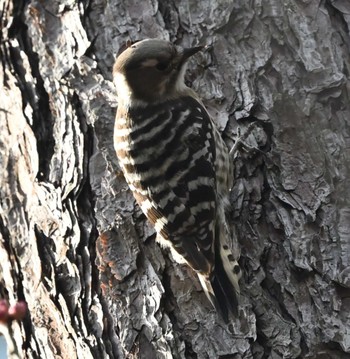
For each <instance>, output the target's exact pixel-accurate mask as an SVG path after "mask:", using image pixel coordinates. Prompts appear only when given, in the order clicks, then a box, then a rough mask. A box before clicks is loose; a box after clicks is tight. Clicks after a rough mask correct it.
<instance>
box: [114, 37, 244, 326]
mask: <svg viewBox="0 0 350 359" xmlns="http://www.w3.org/2000/svg"><path fill="white" fill-rule="evenodd" d="M203 48H204V47H203V46H197V47H191V48H182V47H180V46H176V45H174V44H172V43H171V42H168V41H165V40H160V39H146V40H143V41H139V42H137V43H135V44H133V45H131V46H129V47H128V48H127V49H126V50H124V52H122V53H121V54H120V55H119V56H118V57H117V59H116V62H115V64H114V67H113V80H114V83H115V86H116V90H117V97H118V110H117V115H116V121H115V127H114V147H115V150H116V153H117V157H118V159H119V164H120V166H121V168H122V171H123V173H124V176H125V179H126V181H127V183H128V185H129V188H130V189H131V191H132V192H133V195H134V197H135V199H136V201H137V203H138V204H139V206H140V208H141V210H142V211H143V213H144V214H145V215H146V217H147V218H148V220H149V221H150V222H151V224H152V225H153V226H154V228H155V230H156V232H157V234H158V235H157V240H158V241H159V242H160V243H161V244H162V245H163V246H167V247H169V248H170V249H171V251H172V253H173V256H174V258H175V260H177V261H178V262H180V263H184V262H185V263H187V264H188V265H189V266H190V267H191V268H192V269H193V270H194V271H195V272H196V273H197V274H198V277H199V280H200V283H201V285H202V287H203V289H204V292H205V294H206V295H207V297H208V299H209V300H210V302H211V303H212V305H213V306H214V308H216V310H217V311H218V312H219V313H220V314H221V316H222V318H223V319H224V320H225V321H226V322H228V320H229V318H230V317H231V316H236V315H237V313H238V309H237V308H238V296H239V292H240V290H239V284H238V281H239V278H240V275H241V271H240V267H239V265H238V263H237V260H238V258H237V257H238V256H237V255H236V256H234V255H233V254H232V252H231V250H230V247H229V243H230V236H231V234H230V228H229V226H228V223H227V220H226V214H225V210H226V209H227V206H228V196H229V191H230V189H231V187H232V181H233V169H232V164H231V161H230V158H229V153H228V149H227V147H226V145H225V143H224V141H223V140H222V138H221V135H220V133H219V131H218V129H217V128H216V125H215V123H214V122H213V120H212V119H211V117H210V116H209V114H208V112H207V110H206V109H205V107H204V106H203V104H202V101H201V100H200V98H199V97H198V95H197V94H196V93H195V92H194V91H193V90H192V89H190V88H189V87H187V86H186V85H185V81H184V75H185V70H186V63H187V60H188V59H189V58H190V57H191V56H192V55H194V54H196V53H197V52H199V51H201V50H202V49H203Z"/></svg>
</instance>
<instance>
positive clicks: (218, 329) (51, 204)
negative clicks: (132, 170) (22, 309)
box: [0, 0, 350, 359]
mask: <svg viewBox="0 0 350 359" xmlns="http://www.w3.org/2000/svg"><path fill="white" fill-rule="evenodd" d="M0 28H1V45H0V56H1V63H0V83H1V86H0V131H1V132H0V134H1V135H0V136H1V137H0V149H1V151H0V173H1V176H0V293H2V296H5V297H8V298H9V299H10V301H15V300H17V299H25V300H26V301H27V302H28V306H29V309H30V315H28V316H27V318H26V320H25V321H24V323H23V325H22V324H21V325H19V324H15V332H16V340H17V341H18V343H19V345H20V346H22V348H23V354H24V356H25V357H27V358H71V359H73V358H84V359H85V358H146V359H148V358H149V359H152V358H198V359H200V358H222V359H224V358H225V359H228V358H273V359H277V358H315V359H316V358H349V357H350V190H349V177H350V160H349V159H350V150H349V148H350V94H349V88H350V87H349V86H350V81H349V73H350V56H349V53H350V34H349V28H350V3H349V2H348V0H333V1H331V0H327V1H316V0H298V1H297V0H294V1H293V0H286V1H280V0H257V1H246V0H237V1H232V0H210V1H196V0H188V1H181V0H174V1H159V2H157V1H155V0H146V1H134V0H133V1H118V0H110V1H105V0H91V1H74V0H65V1H64V0H62V1H58V0H46V1H40V0H33V1H20V0H16V1H15V0H0ZM147 37H159V38H165V39H170V40H171V41H174V42H176V43H178V44H181V45H184V46H187V45H194V44H197V43H201V44H204V43H205V44H212V45H213V47H212V49H211V51H209V52H207V53H204V54H198V55H197V56H196V57H195V58H193V59H192V60H191V63H190V65H189V71H188V76H187V78H188V82H189V84H190V85H191V86H192V87H193V88H194V89H196V90H197V91H198V92H199V93H200V95H201V96H202V98H203V101H204V103H205V104H206V106H207V107H208V108H209V109H210V112H211V113H212V115H213V116H214V118H215V119H216V121H217V123H218V125H219V127H220V128H221V129H222V130H223V135H224V138H225V139H227V143H228V145H230V146H231V145H232V144H233V141H232V138H233V139H235V140H237V138H238V137H239V136H241V135H243V134H244V133H245V131H246V130H247V128H248V127H249V126H253V131H252V132H251V134H250V135H249V136H248V138H247V139H246V140H245V142H246V143H247V144H249V146H250V147H251V148H248V147H247V146H240V147H238V149H237V151H236V152H235V154H234V156H233V161H234V164H235V178H236V182H235V186H234V188H233V190H232V197H231V200H232V201H231V202H232V213H231V218H232V223H233V225H234V227H235V228H236V233H237V238H238V241H239V245H240V248H241V260H240V263H241V265H242V268H243V272H244V276H243V278H242V280H241V287H242V297H241V306H240V311H239V318H237V320H235V321H234V322H233V323H232V324H231V325H230V326H226V325H224V323H222V322H221V321H220V319H218V317H217V315H216V313H215V312H214V311H213V309H212V308H211V306H210V304H209V303H208V302H207V300H206V298H205V295H204V294H203V292H202V291H201V289H200V286H199V284H198V282H197V279H196V276H195V274H194V273H193V272H192V271H191V270H189V269H188V268H186V267H184V266H179V265H177V264H174V263H173V261H172V259H171V257H170V255H169V254H168V253H167V252H165V251H163V250H161V249H160V248H159V247H158V245H156V244H155V242H154V232H153V230H152V228H151V227H150V226H149V225H148V223H147V222H146V221H145V218H144V216H143V215H142V214H141V212H140V209H139V208H138V207H137V205H136V204H135V201H134V200H133V198H132V195H131V193H130V192H129V190H128V188H127V186H126V184H125V181H124V179H123V176H122V174H121V172H120V169H119V167H118V163H117V160H116V158H115V154H114V150H113V144H112V132H113V122H114V116H115V111H116V107H117V103H116V98H115V93H114V92H115V91H114V88H113V85H112V82H111V81H112V77H111V69H112V66H113V62H114V58H115V55H116V54H117V53H118V51H119V50H120V48H121V47H122V45H123V44H124V43H125V41H127V40H130V39H131V40H139V39H143V38H147ZM252 124H253V125H252ZM99 234H100V237H99V238H97V237H98V235H99Z"/></svg>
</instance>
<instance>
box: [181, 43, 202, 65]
mask: <svg viewBox="0 0 350 359" xmlns="http://www.w3.org/2000/svg"><path fill="white" fill-rule="evenodd" d="M204 47H205V46H196V47H189V48H187V49H184V50H183V53H182V59H181V60H182V62H185V61H186V60H187V59H188V58H189V57H191V56H192V55H194V54H196V53H197V52H198V51H201V50H203V49H204Z"/></svg>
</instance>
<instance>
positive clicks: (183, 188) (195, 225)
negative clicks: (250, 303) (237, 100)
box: [133, 97, 217, 273]
mask: <svg viewBox="0 0 350 359" xmlns="http://www.w3.org/2000/svg"><path fill="white" fill-rule="evenodd" d="M167 109H168V110H167V111H168V112H169V111H170V112H171V114H170V117H171V121H172V126H173V127H175V130H173V128H170V127H169V131H166V129H165V131H164V134H163V136H165V137H166V136H168V138H165V137H164V138H160V139H159V144H158V150H157V144H155V143H154V142H152V144H151V141H148V140H149V138H148V140H147V141H148V147H147V149H146V148H145V151H146V150H147V151H150V149H149V146H154V152H152V153H153V156H152V158H149V156H147V160H148V161H149V163H147V161H146V162H142V163H140V164H134V165H133V167H134V168H133V170H134V171H135V172H136V173H138V174H139V177H140V183H139V186H134V188H133V192H134V196H135V198H136V200H137V201H138V203H139V204H140V206H141V209H142V210H143V212H144V213H145V214H146V216H147V217H148V219H149V220H150V222H151V223H152V224H153V225H154V226H155V228H156V230H157V232H158V233H159V234H160V235H161V236H162V237H163V238H164V239H166V240H170V241H171V242H172V243H173V246H174V249H175V250H176V251H177V252H178V253H179V254H180V255H182V256H183V257H184V259H185V260H186V261H187V262H188V263H189V264H190V265H191V266H192V267H193V268H194V269H195V270H198V271H202V272H207V273H208V272H210V269H211V267H212V264H213V258H214V240H215V216H216V199H217V195H216V173H215V164H214V163H215V156H216V153H215V139H214V134H213V131H214V128H213V124H212V123H211V120H210V119H209V115H208V113H207V112H206V110H205V109H204V108H203V106H202V105H201V104H200V103H199V102H198V101H196V100H195V99H194V98H192V97H184V98H182V99H181V101H179V100H176V101H173V103H172V102H170V103H169V104H167ZM169 109H170V110H169ZM163 115H164V114H163ZM159 116H162V114H161V111H159ZM165 117H167V116H164V118H165ZM168 117H169V114H168ZM169 126H171V125H169ZM165 127H166V126H165ZM153 128H154V126H153ZM170 132H172V134H170ZM147 141H146V140H144V142H145V146H146V145H147ZM162 141H163V143H164V142H166V145H165V146H163V147H162V148H160V147H161V142H162ZM139 144H140V141H139ZM134 150H135V149H134ZM137 150H138V151H142V148H141V147H138V149H137ZM147 166H148V167H149V169H150V171H153V175H151V176H150V175H149V174H148V172H147V171H146V169H147ZM145 173H147V176H146V175H144V174H145Z"/></svg>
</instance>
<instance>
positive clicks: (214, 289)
mask: <svg viewBox="0 0 350 359" xmlns="http://www.w3.org/2000/svg"><path fill="white" fill-rule="evenodd" d="M221 254H222V252H221V253H220V251H217V254H216V258H215V268H214V270H213V272H212V273H211V274H210V276H209V277H208V276H205V275H203V274H201V273H198V277H199V279H200V282H201V284H202V287H203V289H204V292H205V294H206V296H207V297H208V299H209V301H210V302H211V303H212V305H213V307H214V308H215V309H216V310H217V312H218V313H220V315H221V317H222V319H223V320H224V321H225V322H226V323H228V322H229V319H230V316H234V317H237V316H238V305H239V299H238V298H239V286H238V280H239V275H238V274H237V273H235V272H234V271H232V263H231V262H230V261H229V259H226V257H224V258H222V256H221ZM225 261H229V263H228V264H226V265H225ZM237 265H238V264H237Z"/></svg>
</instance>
